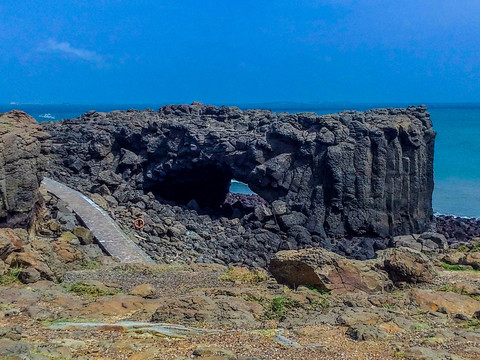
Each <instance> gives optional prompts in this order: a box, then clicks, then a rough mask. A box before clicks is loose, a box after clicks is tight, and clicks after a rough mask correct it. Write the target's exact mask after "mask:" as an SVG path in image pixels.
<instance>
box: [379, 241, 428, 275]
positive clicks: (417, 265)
mask: <svg viewBox="0 0 480 360" xmlns="http://www.w3.org/2000/svg"><path fill="white" fill-rule="evenodd" d="M378 263H379V264H380V266H381V267H382V268H383V269H385V271H386V272H387V273H388V275H389V277H390V279H392V280H393V281H394V282H396V283H397V282H402V281H405V282H407V283H413V284H416V283H422V282H431V281H432V280H433V278H434V276H435V269H434V267H433V264H432V262H431V261H430V260H429V259H428V258H427V257H426V256H425V255H424V254H422V253H420V252H418V251H416V250H413V249H410V248H396V249H388V250H384V251H381V252H379V256H378Z"/></svg>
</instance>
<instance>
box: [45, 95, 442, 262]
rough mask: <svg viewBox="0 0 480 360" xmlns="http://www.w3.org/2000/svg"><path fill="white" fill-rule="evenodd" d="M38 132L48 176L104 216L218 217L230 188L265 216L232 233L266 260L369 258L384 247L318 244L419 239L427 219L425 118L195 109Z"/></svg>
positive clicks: (417, 112)
mask: <svg viewBox="0 0 480 360" xmlns="http://www.w3.org/2000/svg"><path fill="white" fill-rule="evenodd" d="M43 126H44V129H45V130H46V131H48V132H49V133H50V134H51V135H52V136H53V140H54V143H55V145H54V148H53V153H54V155H55V161H54V163H52V164H51V165H52V171H51V176H53V177H54V178H57V179H58V180H60V181H63V182H66V183H67V184H69V185H71V186H74V187H76V188H77V189H79V190H81V191H84V192H101V193H102V194H103V195H106V196H107V197H109V198H113V200H112V199H111V200H112V201H110V203H111V204H113V203H118V204H120V205H125V204H136V203H143V204H144V205H143V208H145V203H147V205H146V207H147V208H148V207H149V205H148V203H149V202H150V200H151V199H153V197H152V196H154V197H155V198H156V199H157V200H160V203H163V204H165V202H173V204H178V205H182V206H184V205H185V206H187V208H189V209H194V210H197V211H200V212H201V211H203V210H204V209H206V208H219V207H220V206H222V204H223V203H224V201H225V198H226V195H227V193H228V189H229V184H230V180H231V179H236V180H239V181H242V182H245V183H247V184H248V185H249V187H250V188H251V189H252V190H254V191H255V192H256V193H257V194H259V195H260V196H261V197H262V198H263V199H265V200H266V201H267V203H268V204H269V206H264V205H259V207H257V208H256V209H255V214H254V215H250V216H249V217H248V219H242V224H243V225H244V226H245V223H246V222H250V223H252V222H255V226H254V227H255V228H256V229H257V230H258V231H260V229H261V231H264V232H267V233H268V234H267V235H265V234H262V236H263V242H265V236H266V237H267V238H268V239H270V240H268V241H267V243H269V244H271V248H270V250H268V251H267V250H265V251H267V252H268V253H271V252H275V251H277V250H278V248H283V249H292V248H296V247H305V246H319V245H321V246H325V247H327V248H330V249H332V250H334V251H338V252H340V253H344V254H346V255H352V254H353V253H355V251H354V250H351V247H352V246H354V247H355V246H356V247H360V248H361V247H362V246H363V247H365V248H368V251H367V252H368V254H367V255H366V257H371V256H373V251H374V250H375V249H378V248H383V247H385V244H384V243H385V242H383V243H382V244H377V245H375V244H374V241H370V240H368V241H366V242H367V243H368V244H367V245H365V244H363V245H362V243H364V242H365V241H364V240H362V239H360V240H353V241H352V242H351V243H350V244H346V245H345V244H344V246H343V245H342V248H343V250H342V249H340V248H335V245H332V244H335V241H330V240H326V239H327V238H338V237H342V236H362V237H372V236H380V237H384V238H386V237H389V236H390V235H397V234H406V233H421V232H423V231H425V230H427V229H429V227H430V225H431V221H432V219H433V215H432V206H431V196H432V190H433V145H434V139H435V132H434V131H433V129H432V124H431V121H430V119H429V114H428V113H427V112H426V108H425V107H424V106H420V107H409V108H408V109H377V110H371V111H367V112H356V111H347V112H342V113H340V114H331V115H323V116H320V115H317V114H313V113H301V114H287V113H279V114H276V113H272V112H270V111H261V110H247V111H241V110H240V109H238V108H235V107H221V108H217V107H214V106H208V105H207V106H206V105H203V104H200V103H194V104H192V105H191V106H188V105H178V106H176V105H175V106H174V105H169V106H165V107H163V108H161V109H160V110H159V111H158V112H154V111H152V110H144V111H134V110H129V111H126V112H120V111H114V112H111V113H96V112H89V113H87V114H84V115H82V116H81V117H79V118H78V119H74V120H64V121H59V122H51V123H44V125H43ZM148 193H150V195H151V196H150V200H148V199H147V200H145V199H144V198H143V200H142V196H144V197H145V196H146V194H148ZM141 200H142V201H141ZM193 200H194V201H193ZM129 206H130V205H129ZM132 206H133V205H132ZM157 213H158V209H157ZM132 216H133V215H132ZM252 216H253V218H252ZM244 220H245V221H244ZM199 223H202V222H201V221H199ZM248 231H249V230H248V228H247V232H248ZM272 234H273V235H272ZM247 235H248V234H247ZM243 236H245V234H243ZM272 236H273V237H274V238H275V240H272ZM278 237H280V239H279V238H278ZM281 243H282V244H283V245H281ZM352 244H354V245H352ZM226 246H229V245H226ZM372 246H373V247H372ZM258 247H259V248H263V249H265V246H264V244H263V245H262V243H260V244H259V246H258ZM349 248H350V250H349ZM263 257H264V258H268V257H269V255H268V254H267V255H265V256H263ZM227 258H228V257H227ZM224 262H228V261H227V259H225V260H224ZM234 262H235V261H234Z"/></svg>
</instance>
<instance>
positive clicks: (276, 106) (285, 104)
mask: <svg viewBox="0 0 480 360" xmlns="http://www.w3.org/2000/svg"><path fill="white" fill-rule="evenodd" d="M200 102H202V103H204V104H211V105H215V106H219V107H220V106H224V105H225V106H237V107H239V108H242V109H251V108H257V109H271V110H291V109H295V110H316V109H339V108H345V109H354V108H358V107H360V108H372V109H373V108H386V107H407V106H412V105H415V106H417V105H422V104H425V105H426V106H427V107H428V108H442V109H443V108H480V102H464V103H463V102H462V103H449V102H422V101H411V102H398V103H394V102H392V103H386V102H349V101H342V102H330V101H328V102H295V101H273V102H259V103H231V102H226V103H222V102H203V101H200ZM191 103H192V102H182V101H179V102H174V101H172V102H159V103H96V104H95V103H93V104H88V103H52V104H35V103H16V102H15V103H14V102H12V103H10V104H0V108H1V109H4V108H14V106H19V107H25V106H27V107H30V106H34V107H63V106H64V107H68V106H72V107H74V106H78V107H84V106H90V107H102V108H106V107H107V108H110V107H116V106H117V107H120V108H123V109H126V108H127V107H130V108H131V107H134V108H137V109H144V108H148V107H162V106H165V105H170V104H191Z"/></svg>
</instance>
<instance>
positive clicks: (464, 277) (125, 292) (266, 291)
mask: <svg viewBox="0 0 480 360" xmlns="http://www.w3.org/2000/svg"><path fill="white" fill-rule="evenodd" d="M43 196H44V197H45V204H46V205H45V208H44V210H43V212H42V213H41V216H40V217H39V218H38V219H37V220H36V222H35V227H34V228H33V229H31V230H30V231H29V232H27V231H25V230H22V229H1V230H0V248H1V255H0V258H1V262H0V263H1V264H2V270H1V272H0V273H2V275H1V276H0V284H1V286H0V355H1V356H3V359H39V360H40V359H42V360H43V359H45V360H46V359H191V358H198V359H401V358H405V359H479V358H480V350H479V349H480V271H479V270H480V239H478V240H475V242H469V243H467V244H464V245H462V246H460V247H459V248H457V249H446V250H443V249H442V250H438V247H435V250H429V249H428V248H427V246H426V245H428V244H429V242H430V241H431V242H432V243H435V244H436V243H439V244H444V239H442V237H441V236H440V237H438V236H437V235H431V236H430V237H429V236H428V235H427V234H424V235H423V237H424V239H423V240H422V239H421V240H420V241H417V240H415V239H414V238H413V237H401V238H397V240H398V241H399V242H402V244H403V245H410V247H399V248H395V249H388V250H385V251H382V252H380V253H379V256H378V258H377V259H375V260H370V261H358V260H350V259H347V258H344V257H342V256H340V255H336V254H334V253H331V252H329V251H327V250H324V249H315V250H312V249H310V250H298V251H297V250H291V251H282V252H279V253H277V254H276V256H275V258H274V259H273V260H272V261H271V263H270V268H269V271H270V274H269V272H267V271H265V270H264V269H260V268H251V269H248V268H236V267H226V266H223V265H218V264H190V265H187V264H183V265H182V264H159V265H141V264H121V263H117V262H115V261H114V260H113V259H111V258H110V257H107V256H105V255H104V254H103V253H102V252H101V250H100V249H99V248H98V247H97V246H96V245H94V244H92V243H91V241H92V235H91V233H90V232H89V231H88V230H87V229H85V228H83V227H82V226H81V225H80V224H78V221H77V220H76V218H75V215H74V214H71V213H69V212H68V209H66V208H65V207H64V205H63V204H62V203H61V202H59V201H58V200H57V199H55V198H54V197H52V196H50V195H48V194H45V193H43ZM428 237H429V238H428ZM427 238H428V239H427ZM416 244H419V245H420V248H421V247H422V246H423V247H424V250H425V251H424V253H422V252H420V251H417V250H414V249H412V247H415V246H417V245H416ZM180 325H182V326H180Z"/></svg>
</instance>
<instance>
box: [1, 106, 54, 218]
mask: <svg viewBox="0 0 480 360" xmlns="http://www.w3.org/2000/svg"><path fill="white" fill-rule="evenodd" d="M49 137H50V136H49V135H48V134H47V133H45V132H43V131H42V128H41V127H40V125H39V124H38V123H37V122H36V121H35V119H33V118H32V117H30V116H28V115H27V114H25V113H24V112H22V111H16V110H14V111H10V112H8V113H6V114H1V115H0V193H1V195H0V226H2V227H15V226H25V225H27V224H28V222H29V221H30V220H31V216H30V215H31V213H32V211H33V210H34V207H35V204H36V203H37V202H38V200H39V193H38V188H39V186H40V182H41V181H42V178H43V174H44V172H45V165H46V163H47V158H46V156H45V155H46V154H48V151H49V145H50V144H49V141H48V139H49Z"/></svg>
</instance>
